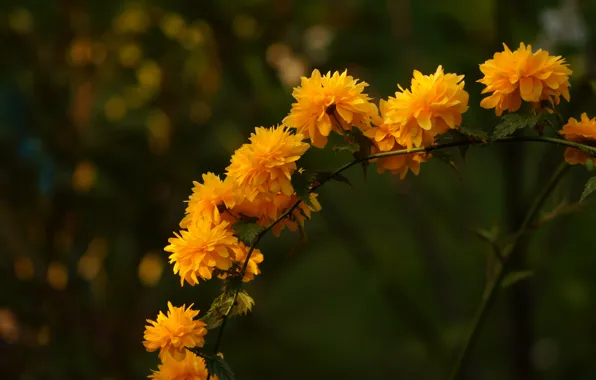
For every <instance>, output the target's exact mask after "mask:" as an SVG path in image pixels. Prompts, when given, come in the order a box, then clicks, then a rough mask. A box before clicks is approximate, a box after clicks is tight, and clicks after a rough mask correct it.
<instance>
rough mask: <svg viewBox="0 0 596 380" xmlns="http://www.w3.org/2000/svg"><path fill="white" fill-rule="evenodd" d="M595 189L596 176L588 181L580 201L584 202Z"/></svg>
mask: <svg viewBox="0 0 596 380" xmlns="http://www.w3.org/2000/svg"><path fill="white" fill-rule="evenodd" d="M594 191H596V177H592V178H590V179H589V180H588V182H586V186H585V187H584V191H583V193H582V196H581V198H580V199H579V201H580V203H581V202H583V201H584V200H585V199H586V198H587V197H588V196H589V195H590V194H592V193H593V192H594Z"/></svg>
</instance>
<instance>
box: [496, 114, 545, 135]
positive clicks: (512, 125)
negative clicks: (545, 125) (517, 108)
mask: <svg viewBox="0 0 596 380" xmlns="http://www.w3.org/2000/svg"><path fill="white" fill-rule="evenodd" d="M539 118H540V116H539V115H536V114H530V115H523V114H519V113H508V114H506V115H503V117H502V118H501V123H500V124H498V125H497V126H496V127H495V129H494V131H493V134H492V136H491V140H493V141H494V140H499V139H502V138H505V137H507V136H510V135H512V134H514V133H515V132H516V131H517V130H519V129H524V128H534V127H535V126H536V123H538V119H539Z"/></svg>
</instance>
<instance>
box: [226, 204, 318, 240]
mask: <svg viewBox="0 0 596 380" xmlns="http://www.w3.org/2000/svg"><path fill="white" fill-rule="evenodd" d="M297 200H298V197H297V196H296V194H292V195H285V194H282V193H278V194H271V193H259V195H258V196H257V197H256V198H255V199H253V200H252V201H249V200H247V199H245V200H244V201H243V202H242V203H240V204H238V205H237V206H236V207H235V208H234V210H236V211H237V212H238V213H240V214H242V215H245V216H249V217H253V218H257V219H258V223H259V224H260V225H262V226H264V227H266V226H268V225H269V224H270V223H271V222H273V221H275V220H276V219H277V218H279V216H280V215H281V214H283V213H284V212H285V211H287V210H288V209H289V208H290V207H292V205H293V204H294V203H296V201H297ZM310 200H311V203H312V205H313V207H310V206H309V205H307V204H306V203H304V202H301V203H300V205H299V206H298V207H297V208H296V209H295V210H294V212H293V213H292V216H291V218H285V219H284V220H282V221H280V222H279V223H277V224H276V225H275V226H274V227H273V234H274V235H275V236H279V234H280V233H281V231H282V230H283V228H284V227H288V228H289V229H290V230H291V231H296V229H297V228H298V225H297V224H296V223H300V225H303V224H304V221H305V220H306V218H310V215H311V212H313V211H319V210H321V205H320V204H319V202H318V200H317V194H314V193H311V194H310Z"/></svg>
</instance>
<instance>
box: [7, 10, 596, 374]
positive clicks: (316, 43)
mask: <svg viewBox="0 0 596 380" xmlns="http://www.w3.org/2000/svg"><path fill="white" fill-rule="evenodd" d="M594 18H596V3H594V2H592V1H581V0H577V1H574V0H560V1H555V0H550V1H544V0H532V1H511V0H501V1H498V0H484V1H474V0H456V1H450V2H446V1H442V0H428V1H413V0H387V1H381V0H374V1H372V0H370V1H365V0H342V1H339V0H338V1H314V0H301V1H297V0H294V1H292V0H271V1H266V0H245V1H239V0H222V1H215V0H211V1H190V0H170V1H160V0H154V1H140V2H118V1H99V0H88V1H85V2H77V1H69V0H64V1H58V0H57V1H39V0H37V1H35V0H19V1H17V0H5V1H3V2H2V4H1V5H0V41H1V44H2V46H3V53H2V58H1V59H0V164H1V166H0V255H1V256H0V257H1V261H0V377H2V378H3V379H103V380H108V379H112V380H116V379H141V378H145V377H146V376H147V375H148V374H149V373H150V369H151V368H153V369H156V368H157V364H158V359H157V355H156V354H155V353H147V352H145V350H144V347H143V345H142V343H141V342H142V335H143V329H144V325H145V319H147V318H151V319H154V318H155V317H156V315H157V312H158V311H159V310H160V309H161V310H163V309H165V308H166V303H167V301H168V300H171V301H172V302H173V303H174V304H175V305H181V304H183V303H186V304H190V303H194V304H195V308H198V309H201V310H206V309H207V308H208V307H209V305H210V302H211V300H212V299H213V298H214V297H215V296H217V294H218V291H219V289H218V287H219V283H218V282H217V281H212V282H207V283H204V284H201V285H200V286H195V287H190V286H185V287H184V288H182V289H180V287H179V279H178V277H176V276H174V275H173V273H172V267H171V266H170V265H169V264H167V254H166V253H165V252H163V247H164V246H165V245H166V244H167V239H168V238H169V237H170V236H172V231H174V230H176V229H177V225H178V222H179V221H180V219H181V218H182V216H183V213H184V208H185V204H184V202H183V201H184V200H186V199H187V198H188V196H189V194H190V192H191V187H192V181H193V180H200V175H201V173H204V172H207V171H213V172H215V173H218V174H221V173H223V172H224V169H225V167H226V166H227V164H228V162H229V157H230V155H231V154H232V153H233V151H234V150H235V149H236V148H238V147H239V146H240V145H241V144H242V143H243V142H245V141H246V140H247V138H248V136H249V134H250V132H251V131H252V130H253V128H254V127H255V126H271V125H274V124H277V123H279V122H280V121H281V119H282V118H283V117H284V116H285V115H286V114H287V112H288V111H289V109H290V105H291V103H292V98H291V90H292V87H293V86H295V85H297V84H298V83H299V78H300V76H301V75H309V74H310V72H311V70H312V69H313V68H319V69H320V70H322V71H327V70H340V71H343V70H344V69H346V68H347V69H348V71H349V73H350V74H352V75H354V76H355V77H357V78H360V79H362V80H365V81H367V82H368V83H369V84H370V87H369V88H368V89H367V92H368V93H369V94H370V95H371V96H373V97H374V98H375V99H379V98H381V97H383V98H386V97H387V96H390V95H393V93H394V92H395V91H396V90H397V83H400V84H401V85H402V86H404V87H408V86H409V81H410V78H411V76H412V70H414V69H418V70H420V71H422V72H423V73H425V74H429V73H431V72H434V71H435V70H436V67H437V65H439V64H442V65H443V66H444V68H445V71H446V72H456V73H459V74H465V76H466V80H465V81H466V89H467V91H468V92H469V93H470V106H471V108H470V110H469V111H468V112H467V113H466V114H465V115H464V125H466V126H469V127H479V128H484V129H490V127H491V126H493V125H495V124H496V123H497V122H498V119H497V118H496V117H495V116H494V112H493V111H488V110H482V109H480V107H479V106H478V104H479V101H480V99H481V97H480V91H481V90H482V87H481V86H480V85H479V84H477V83H475V81H476V80H477V79H479V78H480V77H481V73H480V71H479V69H478V64H479V63H481V62H483V61H485V60H486V59H488V58H491V57H492V54H493V53H494V52H496V51H500V50H502V46H501V43H502V42H506V43H508V44H509V46H510V47H511V48H512V49H515V48H517V46H518V44H519V42H520V41H524V42H526V43H532V44H533V45H534V46H535V47H543V48H545V49H547V50H549V51H550V52H551V53H553V54H561V55H564V56H565V57H566V58H567V61H568V62H569V63H570V64H571V69H572V70H573V71H574V74H573V77H572V81H571V83H572V88H571V90H572V91H571V99H572V103H570V104H563V105H562V106H561V107H560V109H561V110H562V112H563V114H564V115H565V117H568V116H574V117H576V118H579V115H580V114H581V112H583V111H586V112H588V114H590V115H591V116H596V98H595V93H594V90H593V82H592V81H593V80H594V79H595V78H596V28H595V27H593V25H592V24H591V23H590V20H593V19H594ZM315 150H316V148H312V149H311V151H313V152H309V154H308V157H307V158H306V159H305V162H304V166H305V167H307V168H310V169H321V170H332V169H334V168H336V167H338V166H339V165H341V164H342V163H344V162H347V161H348V160H350V156H349V154H347V153H338V154H334V153H332V152H330V149H328V150H326V151H315ZM455 153H457V151H455ZM562 154H563V149H562V148H559V147H551V146H544V145H540V146H538V145H536V144H524V145H516V146H507V147H505V146H492V147H489V148H470V150H469V152H468V154H467V157H466V160H465V162H463V161H461V160H460V161H458V167H459V172H456V171H454V170H452V169H451V168H450V167H449V166H447V165H445V164H444V163H442V162H439V161H436V160H433V161H432V162H429V163H426V164H423V165H422V168H421V174H420V175H419V176H418V177H415V176H413V175H411V174H410V175H408V177H407V178H406V179H405V180H404V181H400V180H399V179H398V178H397V177H392V176H390V175H389V174H384V175H377V173H376V172H375V167H374V165H371V166H370V168H369V173H368V178H367V179H366V180H364V179H363V176H362V173H361V170H360V169H359V168H358V167H355V168H353V169H351V170H350V171H349V172H348V173H346V175H347V176H348V177H349V178H350V180H351V181H352V184H353V186H352V187H348V186H345V185H343V184H340V183H331V184H328V185H327V186H325V187H324V188H323V189H321V191H320V200H321V203H322V205H323V210H322V211H321V212H320V213H318V214H315V216H314V218H313V220H311V221H309V222H308V223H307V227H306V231H307V235H308V241H307V242H306V243H304V244H303V243H300V241H299V237H298V236H297V234H291V233H289V232H284V233H283V234H282V237H281V238H280V239H274V238H272V237H270V236H269V237H267V238H266V239H264V242H263V244H262V245H261V249H262V251H263V253H264V254H265V262H264V263H263V264H262V266H261V269H262V271H263V273H262V274H261V275H260V276H258V277H257V279H256V281H254V283H252V284H250V285H249V286H248V290H249V293H250V294H251V295H252V296H253V298H254V299H255V301H256V306H255V308H254V312H253V313H252V314H250V315H249V316H248V317H245V318H238V319H233V320H231V321H230V323H229V324H228V326H227V329H226V332H225V336H224V340H223V343H222V345H221V350H222V351H223V352H224V354H225V357H226V360H227V361H228V362H229V363H230V365H231V366H232V368H233V369H234V370H235V372H236V377H237V378H238V379H303V378H310V379H326V378H338V379H339V378H341V379H406V378H416V379H445V378H446V377H447V374H448V372H449V366H450V364H451V363H452V362H453V360H454V358H455V353H456V350H457V348H458V346H459V344H461V342H462V340H463V338H464V337H465V332H466V326H467V323H468V322H469V320H470V319H471V318H472V315H473V313H474V310H475V308H476V306H477V304H478V303H479V301H480V297H481V294H482V290H483V287H484V283H485V281H486V272H487V258H489V257H490V247H489V246H487V245H486V243H483V242H482V241H479V240H477V239H476V238H475V237H474V234H473V233H472V232H471V231H472V230H473V229H475V228H485V229H489V230H490V229H492V228H494V227H497V226H498V227H499V229H500V231H501V232H503V233H506V232H508V231H511V230H513V229H515V228H516V227H517V226H518V225H519V223H520V221H521V219H522V218H523V215H524V213H525V210H526V209H527V207H528V204H529V202H530V201H531V199H532V197H533V196H534V195H535V194H536V193H537V192H538V191H539V189H540V187H541V186H542V184H544V183H545V182H546V180H547V178H548V177H549V175H550V172H551V171H552V170H553V168H554V167H555V166H556V165H557V164H558V163H559V162H560V161H561V159H562ZM589 175H590V173H588V172H587V170H586V169H585V168H583V167H574V168H572V170H571V171H570V173H569V174H568V176H567V177H566V178H565V179H564V181H563V183H562V185H561V186H560V187H559V188H558V189H557V191H555V193H554V195H553V196H552V197H551V199H550V200H549V202H548V203H547V209H546V211H547V212H548V211H552V210H555V209H556V208H557V206H559V205H561V204H562V202H564V201H565V200H567V202H570V203H571V202H576V201H577V199H578V198H579V194H580V193H581V191H582V187H583V183H585V181H586V179H587V178H588V177H589ZM550 216H552V215H550ZM548 217H549V215H546V218H547V219H548ZM552 219H553V220H551V221H549V222H546V221H545V222H544V223H543V224H544V225H543V226H541V229H540V230H539V231H536V232H532V233H531V234H530V235H528V238H527V239H525V240H524V241H523V242H522V244H520V246H519V249H521V252H520V254H519V255H518V256H519V257H520V258H521V259H520V260H518V262H517V263H515V265H516V266H517V267H519V268H520V269H528V268H530V269H532V270H534V271H535V275H534V276H533V277H532V278H531V279H528V280H525V281H524V282H520V283H518V284H516V285H515V286H513V287H511V288H509V289H507V290H506V291H505V292H503V293H502V294H501V295H500V297H499V299H498V302H497V305H496V307H495V309H494V310H493V312H492V313H491V316H490V317H489V320H488V322H487V324H486V326H485V328H484V329H483V331H482V334H481V337H480V340H479V342H478V345H477V347H476V349H475V351H474V354H473V356H472V358H471V360H470V364H469V366H468V367H467V369H466V371H465V374H464V375H465V376H464V377H465V378H467V379H486V380H492V379H495V380H496V379H515V380H532V379H578V380H581V379H594V378H596V364H595V362H594V360H593V357H594V355H595V354H596V347H595V346H594V342H595V339H596V319H594V315H595V314H596V306H595V304H594V302H593V300H594V297H595V295H596V280H595V278H596V277H595V276H594V275H593V268H594V265H595V264H596V259H595V258H594V257H593V253H594V249H593V246H594V235H593V228H594V225H595V223H596V208H595V207H594V205H593V204H586V205H585V206H584V207H583V208H582V210H580V212H576V213H571V214H565V215H557V216H556V217H555V218H552ZM214 335H215V334H214V333H213V332H212V333H210V334H209V335H208V342H213V338H214Z"/></svg>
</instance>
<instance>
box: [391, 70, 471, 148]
mask: <svg viewBox="0 0 596 380" xmlns="http://www.w3.org/2000/svg"><path fill="white" fill-rule="evenodd" d="M463 78H464V76H463V75H455V74H444V73H443V67H442V66H439V67H438V68H437V71H436V72H435V73H434V74H430V75H422V74H421V73H420V72H419V71H417V70H414V78H412V87H411V90H407V89H406V90H404V89H403V88H402V87H401V86H398V87H399V89H400V92H396V93H395V98H391V97H390V98H389V100H388V101H387V106H386V112H385V115H384V117H383V118H384V120H383V122H384V123H386V124H390V126H389V128H390V129H391V130H392V135H393V136H394V137H395V138H396V141H397V143H398V144H399V145H402V146H405V147H407V148H408V149H412V147H413V146H414V147H419V146H430V145H432V144H433V143H434V138H435V136H436V135H438V134H441V133H445V132H447V131H448V130H449V129H450V128H451V129H455V128H457V127H458V126H459V125H460V124H461V115H462V114H463V113H464V112H466V111H467V110H468V97H469V96H468V93H467V92H466V91H465V90H464V82H463Z"/></svg>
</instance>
